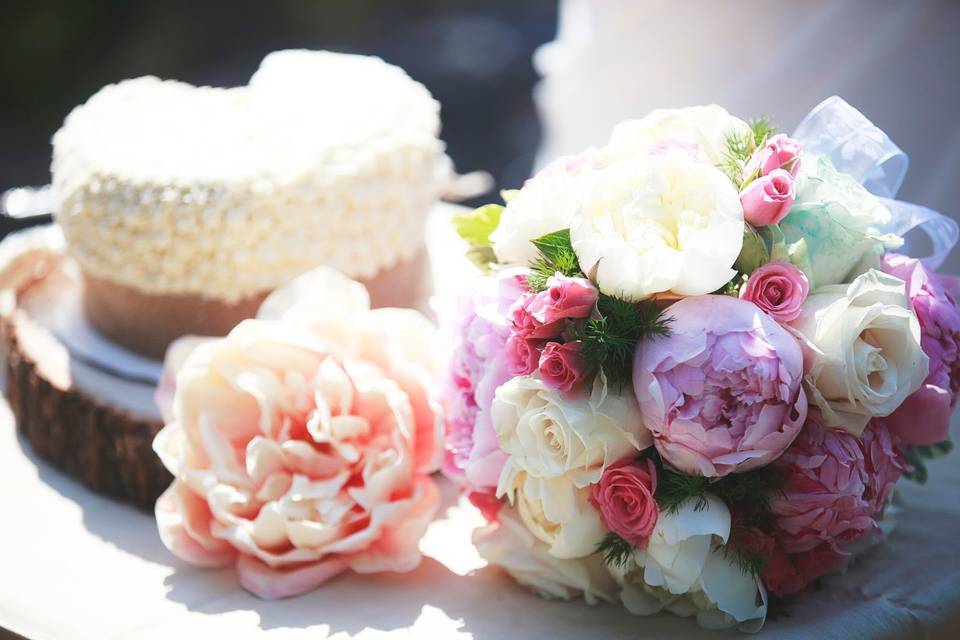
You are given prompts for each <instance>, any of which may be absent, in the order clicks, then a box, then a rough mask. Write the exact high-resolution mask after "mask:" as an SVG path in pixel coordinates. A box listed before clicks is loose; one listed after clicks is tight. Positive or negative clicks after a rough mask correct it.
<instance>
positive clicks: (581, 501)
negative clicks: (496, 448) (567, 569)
mask: <svg viewBox="0 0 960 640" xmlns="http://www.w3.org/2000/svg"><path fill="white" fill-rule="evenodd" d="M590 491H591V489H590V487H583V488H578V487H576V486H575V485H574V484H573V483H572V482H571V481H570V480H568V479H567V478H566V477H563V476H561V477H559V478H536V477H534V476H531V475H530V474H528V473H526V472H523V471H521V472H519V473H517V474H516V475H514V476H513V481H512V483H511V485H510V486H509V487H507V488H506V495H507V497H508V499H509V500H510V503H511V504H513V505H516V507H517V512H518V513H519V514H520V519H521V520H523V523H524V524H525V525H527V528H528V529H529V530H530V532H531V533H533V535H535V536H536V537H537V538H539V539H540V540H542V541H543V542H545V543H546V544H547V546H548V551H549V552H550V555H552V556H554V557H555V558H580V557H583V556H589V555H590V554H592V553H593V552H594V551H596V549H597V545H598V544H600V541H601V540H603V536H604V534H605V533H606V531H605V530H604V528H603V525H602V524H601V522H600V514H599V513H597V510H596V509H595V508H594V506H593V505H592V504H591V503H590Z"/></svg>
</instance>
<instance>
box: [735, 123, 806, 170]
mask: <svg viewBox="0 0 960 640" xmlns="http://www.w3.org/2000/svg"><path fill="white" fill-rule="evenodd" d="M802 151H803V145H802V144H800V142H799V141H798V140H794V139H793V138H791V137H789V136H787V135H785V134H783V133H780V134H777V135H775V136H773V137H772V138H770V140H768V141H767V144H766V145H764V146H763V148H762V149H758V150H757V151H756V152H755V153H754V154H753V157H752V158H750V161H749V162H747V166H746V168H745V169H744V172H743V173H744V176H745V177H747V178H749V177H751V176H754V175H756V176H760V177H762V176H767V175H770V174H771V173H773V172H774V171H776V170H777V169H783V170H785V171H787V172H788V173H789V174H790V175H791V176H793V177H794V178H796V177H797V172H798V171H799V170H800V152H802Z"/></svg>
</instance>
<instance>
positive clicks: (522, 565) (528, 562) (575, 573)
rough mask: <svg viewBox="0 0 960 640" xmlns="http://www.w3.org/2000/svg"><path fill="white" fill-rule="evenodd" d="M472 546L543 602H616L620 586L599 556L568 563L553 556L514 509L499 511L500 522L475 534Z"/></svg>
mask: <svg viewBox="0 0 960 640" xmlns="http://www.w3.org/2000/svg"><path fill="white" fill-rule="evenodd" d="M473 543H474V545H476V547H477V551H478V552H479V553H480V556H481V557H482V558H483V559H484V560H486V561H487V562H489V563H490V564H492V565H496V566H500V567H503V568H504V569H506V571H507V573H509V574H510V575H511V576H513V579H514V580H516V581H517V582H519V583H520V584H522V585H524V586H525V587H528V588H529V589H531V590H533V591H534V592H535V593H537V594H539V595H540V596H542V597H544V598H549V599H556V600H571V599H573V598H576V597H578V596H581V595H582V596H583V598H584V600H586V601H587V603H588V604H596V603H597V602H598V601H600V600H604V601H606V602H616V599H617V585H616V583H614V581H613V579H612V578H611V577H610V573H609V572H608V571H607V568H606V565H605V563H604V562H603V558H602V557H601V556H600V555H590V556H587V557H584V558H577V559H567V560H564V559H560V558H557V557H555V556H553V555H551V554H550V553H549V551H548V548H547V545H546V544H544V543H543V542H541V541H540V540H538V539H537V538H535V537H534V536H533V535H532V534H531V533H530V531H529V530H528V529H527V527H526V526H525V525H524V524H523V522H521V519H520V517H519V514H518V513H517V512H516V510H515V509H512V508H510V507H503V508H502V509H500V512H499V514H498V515H497V522H494V523H491V524H489V525H487V526H486V527H483V528H481V529H477V530H476V531H475V532H474V534H473Z"/></svg>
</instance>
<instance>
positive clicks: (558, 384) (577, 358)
mask: <svg viewBox="0 0 960 640" xmlns="http://www.w3.org/2000/svg"><path fill="white" fill-rule="evenodd" d="M581 346H582V344H581V343H580V341H579V340H575V341H573V342H565V343H563V344H560V343H559V342H548V343H547V346H546V347H544V349H543V353H542V354H540V367H539V368H540V377H541V378H542V379H543V381H544V382H545V383H546V384H547V386H548V387H552V388H554V389H559V390H560V391H570V390H571V389H573V388H574V387H575V386H576V385H578V384H579V383H580V381H581V380H583V369H584V365H583V357H582V356H581V355H580V347H581Z"/></svg>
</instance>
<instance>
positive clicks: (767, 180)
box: [740, 169, 797, 227]
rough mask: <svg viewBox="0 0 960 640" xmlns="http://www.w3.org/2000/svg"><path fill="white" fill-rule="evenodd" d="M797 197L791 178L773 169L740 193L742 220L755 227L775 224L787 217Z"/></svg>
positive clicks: (785, 173)
mask: <svg viewBox="0 0 960 640" xmlns="http://www.w3.org/2000/svg"><path fill="white" fill-rule="evenodd" d="M796 197H797V190H796V185H795V183H794V179H793V176H791V175H790V174H789V173H787V172H786V171H784V170H783V169H774V170H773V171H771V172H770V173H768V174H767V175H765V176H760V177H759V178H757V179H756V180H754V181H753V182H751V183H750V184H748V185H747V186H746V187H745V188H744V190H743V191H742V192H741V193H740V204H741V205H742V206H743V218H744V220H746V221H747V222H749V223H750V224H752V225H753V226H755V227H765V226H767V225H769V224H777V223H778V222H780V221H781V220H783V219H784V218H786V217H787V214H788V213H790V207H792V206H793V201H794V200H795V199H796Z"/></svg>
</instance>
